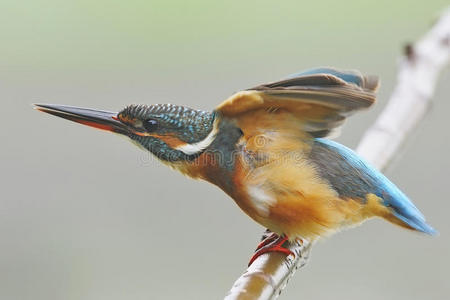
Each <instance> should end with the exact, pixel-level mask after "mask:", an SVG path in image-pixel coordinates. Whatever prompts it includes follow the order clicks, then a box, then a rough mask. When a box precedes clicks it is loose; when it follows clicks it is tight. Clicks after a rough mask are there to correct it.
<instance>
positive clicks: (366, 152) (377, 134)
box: [225, 8, 450, 300]
mask: <svg viewBox="0 0 450 300" xmlns="http://www.w3.org/2000/svg"><path fill="white" fill-rule="evenodd" d="M405 50H406V51H405V55H404V57H402V59H401V62H400V65H399V71H398V79H397V80H398V83H397V86H396V88H395V89H394V92H393V93H392V95H391V97H390V99H389V101H388V104H387V106H386V108H385V109H384V111H383V112H382V113H381V115H380V116H379V117H378V119H377V120H376V122H375V123H374V125H372V126H371V127H370V128H369V129H368V130H367V131H366V133H365V134H364V136H363V138H362V140H361V142H360V143H359V146H358V147H357V152H358V154H359V155H361V156H362V157H364V158H365V159H366V160H367V161H369V162H370V163H372V164H373V165H375V166H376V167H378V168H379V169H383V168H384V167H385V166H386V165H387V163H388V162H389V161H390V160H391V159H392V158H393V156H394V155H395V153H396V152H397V151H398V150H399V148H400V146H401V145H402V143H403V142H404V141H405V139H406V136H407V135H408V134H409V133H410V132H411V130H412V129H413V128H414V127H415V126H416V125H417V124H418V123H419V122H420V121H421V120H422V118H423V116H424V115H425V113H426V111H427V108H428V106H429V105H430V103H431V98H432V95H433V92H434V88H435V85H436V82H437V78H438V75H439V73H440V71H441V70H442V69H443V68H444V66H445V65H446V64H447V62H448V60H449V56H450V8H448V9H447V10H446V11H445V12H444V13H443V14H442V15H441V18H440V19H439V20H438V22H436V24H435V25H434V26H433V27H432V28H431V30H430V31H429V32H428V33H427V34H426V35H425V36H424V37H423V38H422V39H421V40H420V41H419V42H417V43H416V44H415V45H408V46H407V47H406V49H405ZM268 234H270V232H269V231H266V232H265V234H264V235H263V237H262V239H264V238H265V237H266V236H267V235H268ZM288 247H289V249H290V250H291V251H293V252H294V253H296V257H295V258H292V256H288V257H286V256H285V255H283V254H280V253H276V252H270V253H267V254H264V255H261V256H259V257H258V258H257V259H256V260H255V261H254V262H253V264H252V265H251V266H250V267H248V269H247V270H246V271H245V272H244V274H242V275H241V276H240V277H239V278H238V279H237V280H236V282H235V283H234V285H233V287H232V288H231V290H230V291H229V293H228V295H227V296H226V297H225V299H226V300H250V299H251V300H254V299H258V300H265V299H275V298H277V297H278V296H279V294H280V293H281V291H282V290H283V289H284V287H285V286H286V284H287V282H288V281H289V279H290V278H291V277H292V276H293V275H294V273H295V271H296V270H297V269H298V268H301V267H303V266H304V265H305V264H306V262H307V260H308V255H309V252H310V249H311V243H309V242H307V241H303V243H300V242H291V243H289V245H288Z"/></svg>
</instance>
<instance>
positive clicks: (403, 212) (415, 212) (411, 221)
mask: <svg viewBox="0 0 450 300" xmlns="http://www.w3.org/2000/svg"><path fill="white" fill-rule="evenodd" d="M384 188H385V191H386V192H387V194H388V195H387V196H386V195H384V197H383V199H384V205H386V206H387V207H389V208H390V214H389V215H387V216H383V217H384V218H385V219H387V220H388V221H390V222H392V223H395V224H397V225H400V226H402V227H405V228H408V229H413V230H417V231H420V232H423V233H426V234H430V235H436V234H437V233H438V232H437V231H436V230H435V229H434V228H433V227H431V226H430V225H429V224H427V222H426V221H425V217H424V216H423V214H422V213H421V212H420V211H419V209H417V207H416V206H415V205H414V204H413V203H412V202H411V201H410V200H409V199H408V197H407V196H406V195H405V194H404V193H403V192H402V191H400V190H399V189H398V188H397V187H396V186H395V185H394V184H393V183H391V182H390V181H385V182H384Z"/></svg>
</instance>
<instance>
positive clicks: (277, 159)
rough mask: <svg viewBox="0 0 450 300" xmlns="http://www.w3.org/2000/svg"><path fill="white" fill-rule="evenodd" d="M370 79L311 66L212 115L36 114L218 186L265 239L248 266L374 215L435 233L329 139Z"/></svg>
mask: <svg viewBox="0 0 450 300" xmlns="http://www.w3.org/2000/svg"><path fill="white" fill-rule="evenodd" d="M378 85H379V80H378V77H377V76H373V75H368V76H366V75H363V74H362V73H360V72H359V71H356V70H339V69H335V68H330V67H320V68H316V69H311V70H307V71H303V72H300V73H296V74H293V75H290V76H288V77H286V78H283V79H281V80H278V81H275V82H270V83H266V84H261V85H258V86H255V87H253V88H249V89H246V90H242V91H239V92H236V93H234V94H233V95H231V96H230V97H229V98H228V99H226V100H225V101H223V102H222V103H221V104H219V105H218V106H217V107H216V108H215V109H214V110H213V111H211V112H210V111H203V110H197V109H192V108H189V107H185V106H178V105H172V104H154V105H143V104H132V105H128V106H127V107H125V108H124V109H122V110H121V111H119V112H109V111H102V110H96V109H86V108H79V107H73V106H66V105H57V104H35V106H34V107H35V108H36V109H37V110H39V111H42V112H45V113H49V114H51V115H54V116H58V117H61V118H64V119H67V120H70V121H74V122H77V123H81V124H84V125H87V126H90V127H94V128H97V129H102V130H106V131H110V132H113V133H116V134H119V135H123V136H127V137H128V138H129V139H131V141H132V142H134V143H135V144H136V145H138V146H139V147H141V148H143V149H144V150H145V151H150V152H151V153H152V154H153V155H155V156H156V157H157V158H158V159H159V160H160V161H161V162H162V163H164V164H166V165H168V166H170V167H171V168H173V169H175V170H177V171H180V172H181V173H183V174H184V175H187V176H189V177H192V178H194V179H202V180H205V181H207V182H210V183H212V184H214V185H216V186H217V187H219V188H220V189H222V190H223V191H224V192H225V193H226V194H227V195H228V196H229V197H231V198H232V199H233V200H234V201H235V202H236V204H237V205H238V206H239V207H240V208H241V209H242V211H244V212H245V213H246V214H247V215H248V216H249V217H250V218H252V219H253V220H254V221H256V222H257V223H259V224H260V225H262V226H264V227H265V228H267V229H268V230H270V231H271V232H272V234H271V235H269V236H268V237H267V238H266V239H265V240H263V241H262V242H261V243H260V244H259V245H258V247H257V249H256V252H255V254H254V255H253V257H252V258H251V260H250V263H249V264H251V263H252V262H253V261H254V260H255V259H256V258H257V257H259V256H260V255H262V254H264V253H267V252H281V253H284V254H286V255H288V256H289V255H294V256H295V254H294V253H292V252H291V251H290V250H288V249H287V247H285V245H286V244H285V243H286V242H287V241H293V240H296V239H307V240H309V241H316V240H318V239H320V238H324V237H328V236H330V235H332V234H334V233H336V232H339V231H341V230H343V229H346V228H350V227H355V226H357V225H360V224H361V223H363V222H364V221H366V220H368V219H371V218H374V217H379V218H382V219H384V220H386V221H388V222H390V223H393V224H396V225H399V226H401V227H403V228H406V229H409V230H413V231H418V232H422V233H425V234H429V235H435V234H436V233H437V231H436V230H435V229H434V228H433V227H431V226H430V225H429V224H427V222H426V220H425V218H424V216H423V214H422V213H421V212H420V211H419V210H418V209H417V208H416V206H415V205H414V204H413V203H412V202H411V200H410V199H409V198H408V197H407V196H406V195H405V194H404V193H403V192H402V191H401V190H400V189H399V188H398V187H397V186H396V185H395V184H394V183H392V182H391V181H390V180H389V179H388V178H387V177H386V176H384V175H383V174H382V173H381V172H380V171H378V170H377V169H376V168H375V167H373V166H371V165H370V164H369V163H368V162H366V161H364V159H363V158H361V157H359V156H358V155H357V154H356V153H355V152H354V151H352V150H351V149H349V148H347V147H346V146H344V145H342V144H340V143H337V142H335V141H333V139H332V138H333V137H334V136H335V135H336V134H337V133H338V132H339V130H340V128H341V127H342V125H343V123H344V121H345V120H346V118H347V117H349V116H351V115H352V114H353V113H355V112H358V111H360V110H364V109H367V108H369V107H370V106H372V104H374V102H375V100H376V91H377V88H378Z"/></svg>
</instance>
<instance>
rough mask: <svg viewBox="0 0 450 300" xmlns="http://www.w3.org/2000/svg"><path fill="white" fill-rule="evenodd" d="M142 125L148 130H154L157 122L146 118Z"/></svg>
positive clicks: (156, 127)
mask: <svg viewBox="0 0 450 300" xmlns="http://www.w3.org/2000/svg"><path fill="white" fill-rule="evenodd" d="M144 127H145V129H146V130H147V131H148V132H152V131H155V130H156V129H158V122H157V121H156V120H153V119H148V120H147V121H145V122H144Z"/></svg>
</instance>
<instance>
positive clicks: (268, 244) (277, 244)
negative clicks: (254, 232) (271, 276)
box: [248, 233, 295, 266]
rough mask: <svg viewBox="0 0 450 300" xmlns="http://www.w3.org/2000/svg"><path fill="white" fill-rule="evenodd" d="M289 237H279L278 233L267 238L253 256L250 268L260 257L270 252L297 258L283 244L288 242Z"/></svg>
mask: <svg viewBox="0 0 450 300" xmlns="http://www.w3.org/2000/svg"><path fill="white" fill-rule="evenodd" d="M287 240H288V237H287V236H286V235H280V236H279V235H278V234H276V233H272V234H271V235H269V236H268V237H266V238H265V239H264V240H263V241H262V242H261V243H259V245H258V247H257V248H256V251H255V254H253V256H252V258H251V259H250V262H249V263H248V266H250V265H251V264H252V263H253V262H254V261H255V260H256V259H257V258H258V257H259V256H261V255H262V254H264V253H268V252H281V253H284V254H286V255H287V256H289V255H293V256H294V257H295V253H294V252H292V251H291V250H289V249H287V248H285V247H283V244H284V243H285V242H287Z"/></svg>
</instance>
